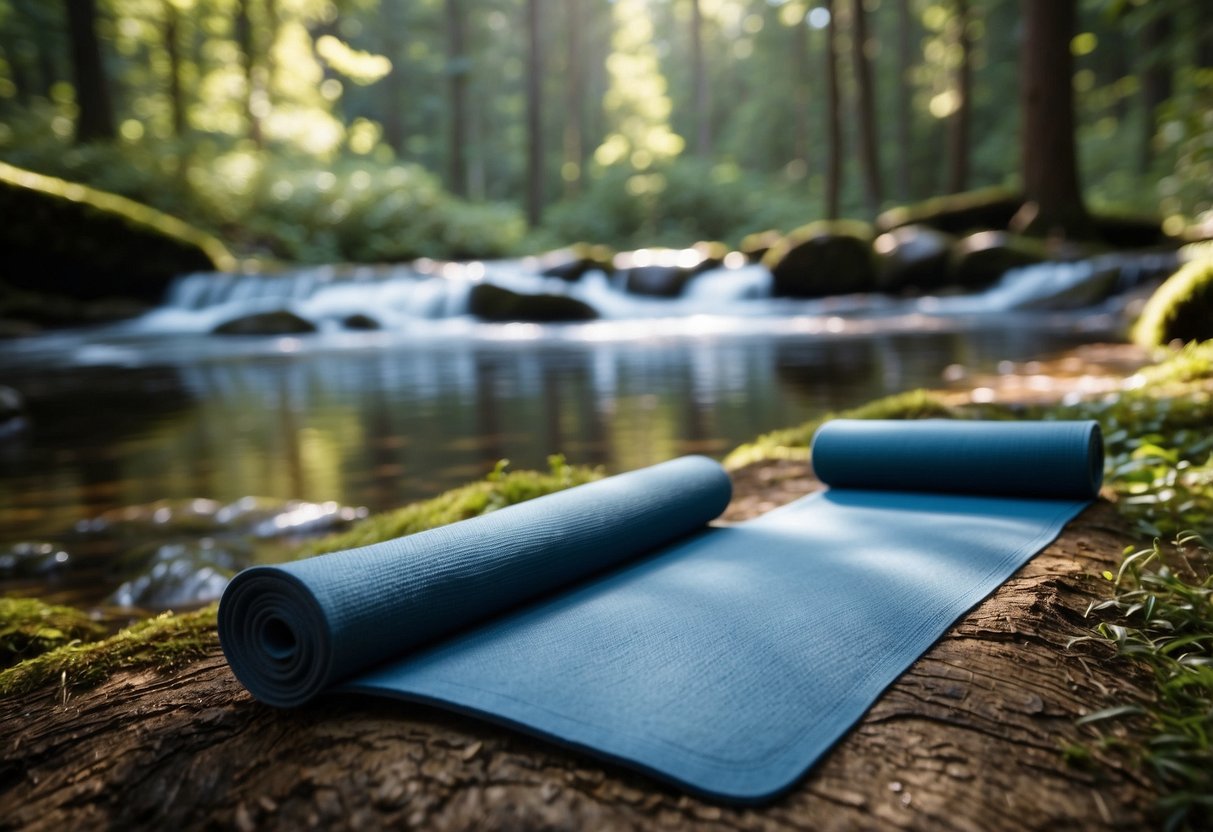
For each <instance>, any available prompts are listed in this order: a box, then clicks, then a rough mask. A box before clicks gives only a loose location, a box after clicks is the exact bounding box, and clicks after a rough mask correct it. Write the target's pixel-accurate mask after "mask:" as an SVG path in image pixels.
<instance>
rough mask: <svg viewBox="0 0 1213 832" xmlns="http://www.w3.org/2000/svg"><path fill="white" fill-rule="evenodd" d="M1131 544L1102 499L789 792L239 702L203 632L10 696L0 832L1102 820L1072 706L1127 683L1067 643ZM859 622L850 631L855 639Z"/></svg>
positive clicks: (1137, 818)
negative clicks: (88, 674) (753, 792)
mask: <svg viewBox="0 0 1213 832" xmlns="http://www.w3.org/2000/svg"><path fill="white" fill-rule="evenodd" d="M735 480H736V483H737V487H736V497H735V499H734V502H733V504H732V505H731V506H730V510H729V513H728V515H727V517H728V519H731V520H737V519H742V518H743V517H747V516H753V515H756V514H759V513H761V512H763V511H765V510H767V509H769V508H771V507H773V506H774V505H777V504H780V503H783V502H786V501H787V500H788V499H790V498H792V497H794V496H798V495H799V494H802V493H804V492H805V491H807V490H809V489H811V488H813V487H815V483H814V482H813V480H812V479H811V477H810V476H809V475H808V471H807V466H805V465H804V464H801V463H794V462H782V463H774V464H772V463H765V464H761V465H754V466H750V467H749V468H746V469H742V470H741V471H739V472H736V474H735ZM1127 538H1128V534H1127V530H1126V529H1125V527H1124V524H1123V521H1121V520H1120V519H1119V518H1118V516H1117V515H1116V512H1115V510H1114V508H1113V507H1112V506H1111V505H1110V504H1108V503H1106V502H1100V503H1098V504H1097V505H1095V506H1093V507H1092V508H1090V509H1088V510H1087V511H1086V512H1084V513H1083V514H1082V515H1081V516H1079V517H1078V518H1077V519H1076V520H1075V521H1074V522H1072V523H1071V524H1070V525H1069V526H1068V527H1067V528H1066V530H1065V531H1064V532H1063V534H1062V536H1061V537H1060V538H1059V539H1058V540H1057V541H1056V542H1055V543H1054V544H1052V545H1051V546H1049V547H1048V548H1047V549H1046V550H1045V551H1043V552H1042V553H1041V554H1039V555H1038V556H1037V557H1036V558H1035V559H1034V560H1032V561H1031V562H1030V563H1029V564H1028V565H1027V566H1026V567H1024V568H1023V569H1022V570H1020V571H1019V572H1018V573H1016V575H1015V576H1014V577H1013V578H1012V579H1011V580H1010V581H1008V582H1007V583H1006V584H1005V585H1004V586H1003V587H1002V588H1001V589H1000V590H998V591H997V592H996V593H995V594H994V595H992V596H991V597H990V598H988V599H986V600H985V601H984V602H983V603H981V604H980V605H978V606H977V607H976V608H975V609H973V610H972V611H971V612H970V613H969V614H968V615H967V616H966V617H965V618H964V619H962V620H961V621H960V622H959V623H958V624H957V625H956V626H955V627H953V628H952V629H951V630H950V631H949V632H948V633H947V634H946V635H945V636H944V637H943V638H942V639H941V640H940V641H939V642H938V643H937V644H936V645H935V646H934V647H933V648H932V649H931V650H930V651H929V652H928V653H927V654H926V655H924V656H923V657H922V658H921V659H920V660H919V661H917V662H916V663H915V664H914V665H913V667H911V668H910V670H909V671H907V672H906V673H905V674H904V675H903V676H902V677H901V678H900V679H898V680H897V682H896V683H895V684H893V685H892V686H891V687H890V688H889V690H888V691H886V693H885V694H884V695H883V696H882V697H881V699H880V700H879V701H878V702H877V703H876V705H875V706H874V707H873V708H872V709H871V711H869V712H868V714H867V715H866V716H865V717H864V718H863V720H862V721H861V722H860V723H859V724H858V725H857V726H856V727H855V728H854V729H853V730H852V731H851V732H850V733H849V734H848V735H847V736H846V737H845V738H844V739H843V740H842V741H841V742H840V743H839V744H838V746H837V747H836V748H835V749H834V750H833V751H832V752H831V753H830V754H829V755H828V756H827V757H826V758H825V759H824V760H823V761H822V762H821V764H820V765H818V766H817V767H816V768H815V769H814V770H813V771H812V772H811V773H810V774H809V775H808V776H807V777H806V778H805V779H804V780H803V781H801V782H800V783H799V784H797V785H796V786H795V787H794V788H793V789H792V791H791V792H790V793H789V794H788V795H787V796H785V797H783V798H781V799H779V800H777V801H775V802H774V803H773V804H771V805H769V806H765V807H759V808H746V809H737V808H729V807H723V806H719V805H715V804H712V803H710V802H706V801H702V800H698V799H695V798H691V797H687V796H685V795H682V794H680V793H678V792H677V791H675V790H673V789H672V788H670V787H666V786H663V785H660V784H657V783H654V782H653V781H651V780H649V779H647V778H645V777H643V776H641V775H639V774H634V773H631V772H629V771H625V770H622V769H619V768H616V767H613V766H610V765H604V764H601V763H599V762H597V761H595V760H593V759H590V758H588V757H584V756H581V755H578V754H576V753H574V752H571V751H565V750H562V749H560V748H557V747H553V746H551V745H548V744H545V743H543V742H541V741H538V740H534V739H531V738H528V737H526V736H523V735H520V734H516V733H513V732H510V731H506V730H504V729H501V728H497V727H494V726H492V725H489V724H486V723H482V722H479V721H476V720H474V719H471V718H465V717H460V716H456V715H452V714H448V713H445V712H442V711H439V710H436V709H432V708H427V707H423V706H419V705H413V704H408V703H401V702H390V701H382V700H375V699H370V698H361V697H330V698H325V699H322V700H321V701H317V702H314V703H313V704H310V705H308V706H306V707H303V708H300V709H297V710H293V711H277V710H274V709H272V708H269V707H266V706H263V705H261V704H259V703H257V702H255V701H253V700H252V699H251V697H250V696H249V695H248V693H247V692H246V691H245V690H244V689H243V688H242V687H241V686H240V684H239V683H238V682H237V681H236V680H235V678H234V677H233V676H232V675H231V672H230V671H229V670H228V667H227V664H226V662H225V661H224V659H223V656H222V654H221V653H220V652H219V649H218V645H217V642H216V644H215V647H214V648H213V650H212V651H211V653H210V655H208V656H207V657H206V658H204V659H203V660H201V661H197V662H195V663H193V664H191V665H189V666H187V667H185V668H183V669H181V670H178V671H176V672H173V673H171V674H158V673H154V672H138V673H134V672H127V673H119V674H117V675H115V676H113V677H112V678H110V679H109V680H107V681H106V682H104V683H103V684H101V685H99V686H98V687H96V688H94V689H92V690H88V691H84V692H78V693H68V692H67V691H66V690H63V689H60V688H58V687H55V686H51V687H48V688H45V689H42V690H40V691H37V692H35V693H33V694H30V695H27V696H25V697H13V698H10V699H8V700H3V701H0V726H2V727H0V743H2V746H0V828H14V829H16V828H27V829H34V830H40V829H48V830H50V829H53V830H60V829H90V828H94V829H95V828H123V829H129V828H136V827H155V828H178V829H190V828H198V827H210V826H221V827H231V826H234V827H235V828H238V829H253V828H290V829H294V828H300V827H309V826H310V827H315V828H324V829H338V828H349V829H379V828H398V827H401V826H406V825H407V826H414V827H424V828H427V829H469V828H474V829H533V828H546V829H571V830H583V829H634V828H644V827H655V826H660V827H662V828H667V827H677V828H694V829H700V828H702V829H747V830H765V829H825V830H832V829H859V828H862V829H911V828H912V829H931V830H1009V829H1046V828H1048V829H1052V828H1065V829H1113V828H1140V827H1142V826H1143V825H1144V824H1145V823H1146V822H1147V818H1146V816H1145V814H1144V813H1145V811H1146V809H1145V807H1147V805H1148V803H1149V800H1150V796H1151V792H1150V789H1149V786H1148V784H1147V783H1144V782H1142V781H1140V780H1139V779H1138V778H1137V777H1136V776H1135V775H1134V774H1133V773H1132V772H1130V771H1127V770H1125V769H1124V768H1123V767H1121V766H1120V765H1119V764H1118V762H1117V761H1116V760H1115V758H1109V759H1102V758H1100V757H1099V755H1098V752H1095V753H1096V757H1095V759H1094V763H1095V765H1090V766H1087V767H1082V768H1077V767H1073V766H1070V765H1068V764H1067V763H1066V757H1065V754H1064V750H1065V749H1066V748H1067V747H1068V746H1072V745H1074V744H1077V743H1081V742H1083V741H1084V738H1085V739H1086V740H1088V741H1089V739H1090V737H1089V736H1086V737H1084V733H1083V732H1084V730H1085V729H1082V728H1079V727H1077V726H1076V725H1075V719H1076V718H1077V717H1079V716H1080V715H1082V714H1084V713H1088V712H1091V711H1094V710H1097V709H1099V708H1102V707H1105V706H1107V705H1110V704H1116V703H1119V702H1123V701H1125V700H1126V699H1129V698H1135V697H1137V696H1139V695H1140V694H1138V693H1136V692H1135V691H1134V690H1132V689H1131V685H1132V681H1131V679H1127V678H1126V676H1125V673H1124V671H1123V667H1119V666H1118V667H1111V666H1110V663H1109V662H1108V661H1107V659H1108V658H1109V657H1110V655H1111V654H1110V651H1108V652H1099V651H1100V650H1101V649H1102V648H1098V647H1094V648H1088V649H1085V650H1084V649H1072V650H1067V649H1066V644H1067V642H1068V640H1069V639H1070V638H1071V637H1073V636H1075V635H1079V634H1081V633H1082V632H1083V631H1084V629H1085V628H1087V627H1089V626H1090V622H1089V621H1087V620H1084V619H1083V618H1082V616H1083V613H1084V611H1085V610H1086V608H1087V606H1088V604H1089V603H1090V601H1091V600H1094V599H1097V598H1100V597H1102V596H1101V593H1102V592H1103V588H1102V587H1100V586H1099V584H1100V581H1101V579H1099V578H1098V577H1096V576H1097V575H1098V573H1099V572H1100V571H1101V570H1103V569H1106V568H1114V564H1115V563H1116V562H1117V560H1118V557H1119V553H1120V551H1121V549H1122V548H1123V545H1124V542H1125V540H1126V539H1127ZM857 636H860V637H861V636H862V634H857Z"/></svg>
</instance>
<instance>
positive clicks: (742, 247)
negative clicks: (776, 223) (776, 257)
mask: <svg viewBox="0 0 1213 832" xmlns="http://www.w3.org/2000/svg"><path fill="white" fill-rule="evenodd" d="M782 237H783V235H782V234H780V233H779V232H778V231H775V230H774V229H770V230H768V231H755V232H754V233H753V234H747V235H745V236H744V237H742V238H741V243H740V244H739V245H738V246H737V250H738V251H740V252H741V253H742V254H744V255H745V256H746V257H747V258H748V259H749V260H750V261H751V262H753V263H758V262H761V260H762V258H763V257H765V256H766V253H767V252H768V251H770V250H771V248H772V247H773V246H775V245H776V244H777V243H778V242H779V241H780V239H781V238H782Z"/></svg>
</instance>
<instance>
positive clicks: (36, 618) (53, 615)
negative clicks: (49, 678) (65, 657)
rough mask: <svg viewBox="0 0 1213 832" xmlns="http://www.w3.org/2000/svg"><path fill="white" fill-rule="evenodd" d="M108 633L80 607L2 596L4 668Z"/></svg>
mask: <svg viewBox="0 0 1213 832" xmlns="http://www.w3.org/2000/svg"><path fill="white" fill-rule="evenodd" d="M104 635H105V629H104V628H103V627H101V626H100V625H99V624H97V623H96V622H94V621H93V620H92V619H91V618H89V617H88V615H87V614H86V613H84V612H81V611H80V610H76V609H72V608H71V607H62V606H57V605H53V604H47V603H44V602H42V601H38V600H36V599H33V598H0V668H3V667H9V666H10V665H13V664H16V663H17V662H21V661H25V660H27V659H31V658H33V657H34V656H38V655H41V654H43V653H46V652H48V651H50V650H54V649H55V648H58V647H62V646H63V645H65V644H71V643H72V642H76V641H95V640H97V639H99V638H101V637H102V636H104Z"/></svg>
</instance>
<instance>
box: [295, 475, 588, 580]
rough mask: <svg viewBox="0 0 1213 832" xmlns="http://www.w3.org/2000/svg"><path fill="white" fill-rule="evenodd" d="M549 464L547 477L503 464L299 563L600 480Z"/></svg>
mask: <svg viewBox="0 0 1213 832" xmlns="http://www.w3.org/2000/svg"><path fill="white" fill-rule="evenodd" d="M548 464H549V470H548V471H547V472H540V471H510V472H508V473H507V472H506V471H505V462H504V461H503V462H501V463H498V465H497V468H496V470H494V471H493V472H492V473H491V474H489V475H488V477H487V478H485V479H484V480H482V481H480V482H473V483H470V484H468V485H464V486H461V487H459V488H454V489H451V490H450V491H447V492H445V493H443V494H440V495H438V496H437V497H434V498H433V499H430V500H423V501H421V502H418V503H411V504H410V505H407V506H405V507H404V508H400V509H397V510H396V511H388V512H384V513H383V514H377V515H375V516H374V517H368V518H367V519H366V520H363V521H362V522H361V523H358V524H357V525H355V526H354V527H353V528H350V529H348V530H347V531H344V532H342V533H340V534H335V535H330V536H329V537H325V538H321V539H320V540H317V541H314V542H312V543H309V544H307V545H306V546H305V547H304V548H303V549H301V550H300V552H299V557H307V556H310V555H318V554H321V553H324V552H336V551H340V550H342V549H353V548H355V547H357V546H369V545H370V544H372V543H379V542H381V541H384V540H391V539H393V538H396V537H403V536H404V535H408V534H415V533H416V532H423V531H425V530H426V529H433V528H437V527H438V526H445V525H448V524H450V523H456V522H458V521H460V520H466V519H468V518H469V517H476V516H477V515H480V514H487V513H488V512H490V511H495V510H497V509H499V508H505V507H506V506H510V505H514V504H515V503H523V502H526V501H527V500H532V499H534V498H535V497H542V496H543V495H544V494H551V493H554V492H556V491H563V490H564V489H566V488H572V487H573V486H574V485H581V484H582V483H587V482H592V481H594V480H597V479H601V478H602V477H603V471H602V469H601V468H588V467H585V466H582V465H576V466H575V465H569V464H567V463H566V462H565V460H564V457H563V456H560V455H558V454H557V455H554V456H551V457H549V458H548Z"/></svg>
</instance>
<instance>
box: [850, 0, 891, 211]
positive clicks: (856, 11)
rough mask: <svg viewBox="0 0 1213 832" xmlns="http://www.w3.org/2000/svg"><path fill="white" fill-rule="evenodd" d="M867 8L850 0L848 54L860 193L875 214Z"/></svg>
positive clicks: (877, 192) (877, 189)
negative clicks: (852, 77) (860, 173)
mask: <svg viewBox="0 0 1213 832" xmlns="http://www.w3.org/2000/svg"><path fill="white" fill-rule="evenodd" d="M868 49H869V41H868V24H867V12H866V11H865V10H864V7H863V0H851V56H852V59H853V62H854V65H855V104H856V108H857V113H856V116H857V118H856V121H857V123H858V127H859V166H860V168H861V169H862V171H863V194H864V202H865V204H866V205H867V209H868V213H869V214H871V215H873V216H875V214H876V212H877V211H879V210H880V203H881V201H882V200H883V199H884V189H883V186H882V185H881V176H880V154H879V150H878V147H877V139H876V95H875V92H874V90H873V83H872V63H871V61H870V60H869V59H868Z"/></svg>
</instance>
